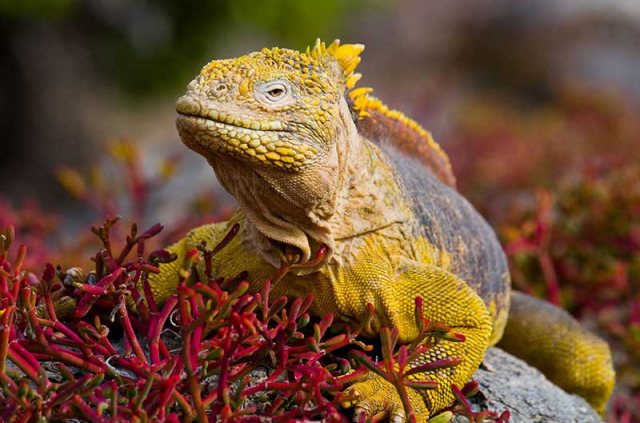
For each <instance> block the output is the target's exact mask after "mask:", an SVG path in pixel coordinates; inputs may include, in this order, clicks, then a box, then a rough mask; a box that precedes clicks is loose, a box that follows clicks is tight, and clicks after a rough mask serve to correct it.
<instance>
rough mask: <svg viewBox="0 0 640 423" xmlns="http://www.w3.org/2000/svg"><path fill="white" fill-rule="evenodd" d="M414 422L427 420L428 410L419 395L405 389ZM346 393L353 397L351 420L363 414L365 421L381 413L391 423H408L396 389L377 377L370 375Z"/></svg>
mask: <svg viewBox="0 0 640 423" xmlns="http://www.w3.org/2000/svg"><path fill="white" fill-rule="evenodd" d="M406 390H407V396H408V397H409V401H410V402H411V407H412V409H413V410H412V411H413V414H414V415H415V416H416V421H418V422H426V421H427V420H429V410H428V409H427V407H426V405H425V403H424V399H423V398H422V396H421V395H420V393H419V392H418V391H417V390H415V389H413V388H409V387H407V388H406ZM347 392H348V393H349V394H350V395H351V396H353V397H355V400H354V401H353V402H352V404H354V405H355V408H354V413H353V420H354V421H357V420H358V418H359V417H360V415H362V414H364V415H365V417H366V418H367V419H370V418H371V417H373V416H376V415H379V414H381V413H383V414H385V415H386V416H387V417H388V418H389V421H390V422H392V423H404V422H406V421H408V420H409V419H408V418H407V415H406V412H405V409H404V406H403V405H402V400H401V399H400V395H399V394H398V391H397V390H396V388H395V387H394V386H393V385H392V384H391V383H389V382H388V381H386V380H385V379H383V378H382V377H381V376H378V375H370V376H369V377H368V379H366V380H364V381H361V382H357V383H355V384H353V385H352V386H351V387H350V388H349V389H348V390H347Z"/></svg>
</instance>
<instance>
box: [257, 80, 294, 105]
mask: <svg viewBox="0 0 640 423" xmlns="http://www.w3.org/2000/svg"><path fill="white" fill-rule="evenodd" d="M255 90H256V91H255V93H256V98H257V99H258V100H259V101H260V102H261V103H263V104H264V105H265V106H268V107H283V106H286V105H288V104H290V103H291V102H292V101H294V97H293V92H292V89H291V86H290V85H289V84H288V83H287V81H282V80H280V81H270V82H266V83H263V84H257V85H256V87H255Z"/></svg>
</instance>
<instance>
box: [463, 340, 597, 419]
mask: <svg viewBox="0 0 640 423" xmlns="http://www.w3.org/2000/svg"><path fill="white" fill-rule="evenodd" d="M473 378H474V379H475V380H477V381H478V383H479V385H480V393H478V394H477V395H475V396H474V397H473V398H472V401H471V403H472V405H473V408H474V410H476V411H480V410H486V409H488V410H491V411H495V412H498V413H501V412H502V411H504V410H509V412H510V413H511V419H510V422H513V423H521V422H562V423H572V422H580V423H601V422H602V420H601V419H600V417H599V416H598V413H596V412H595V411H594V410H593V409H592V408H591V407H590V406H589V404H588V403H587V402H585V401H584V400H583V399H582V398H580V397H578V396H576V395H571V394H568V393H566V392H565V391H563V390H562V389H560V388H558V387H557V386H556V385H554V384H553V383H551V382H549V381H548V380H547V379H546V378H545V377H544V375H543V374H542V373H540V372H539V371H538V370H536V369H534V368H533V367H531V366H529V365H528V364H526V363H525V362H524V361H522V360H520V359H517V358H515V357H514V356H512V355H510V354H508V353H506V352H504V351H502V350H501V349H498V348H490V349H489V350H488V351H487V354H486V355H485V359H484V364H483V366H482V367H481V368H480V369H479V370H478V371H477V372H476V373H475V375H474V376H473ZM452 421H453V422H455V423H463V422H467V419H466V418H463V417H456V418H454V419H453V420H452Z"/></svg>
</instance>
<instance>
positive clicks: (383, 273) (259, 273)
mask: <svg viewBox="0 0 640 423" xmlns="http://www.w3.org/2000/svg"><path fill="white" fill-rule="evenodd" d="M363 49H364V46H362V45H359V44H345V45H340V43H339V41H334V42H333V43H331V44H330V45H328V46H327V45H325V44H324V43H322V42H320V41H318V42H317V43H316V44H315V46H314V47H313V48H308V49H307V50H306V52H298V51H293V50H289V49H283V48H272V49H266V48H265V49H263V50H262V51H260V52H254V53H251V54H247V55H245V56H242V57H239V58H236V59H227V60H214V61H212V62H211V63H209V64H207V65H206V66H205V67H204V68H203V69H202V70H201V72H200V74H199V75H198V76H197V77H196V78H195V79H194V80H193V81H192V82H191V83H190V84H189V85H188V87H187V92H186V94H185V95H183V96H182V97H180V98H179V99H178V101H177V103H176V109H177V112H178V115H177V128H178V131H179V134H180V137H181V139H182V141H183V142H184V143H185V144H186V145H187V147H189V148H190V149H192V150H194V151H196V152H197V153H199V154H201V155H202V156H203V157H204V158H206V160H207V161H208V162H209V163H210V165H211V166H212V167H213V170H214V172H215V174H216V176H217V178H218V180H219V181H220V183H221V184H222V186H223V187H224V188H225V189H226V190H227V191H228V192H229V193H231V194H232V195H233V196H234V197H235V198H236V199H237V201H238V203H239V209H238V211H237V212H236V213H235V215H234V216H233V217H232V218H231V219H230V220H228V221H226V222H222V223H216V224H210V225H205V226H201V227H198V228H196V229H194V230H192V231H191V232H190V233H189V234H188V235H187V236H185V237H184V238H183V239H182V240H181V241H179V242H178V243H176V244H174V245H173V246H171V247H170V248H169V250H170V251H172V252H175V253H176V254H177V255H178V260H176V261H174V262H172V263H167V264H164V265H162V266H161V273H160V274H159V275H153V276H152V277H151V278H150V283H151V287H152V290H153V294H154V296H155V298H156V299H157V300H158V301H160V302H162V301H165V300H166V299H167V298H168V297H169V296H170V295H171V294H173V293H175V292H176V289H177V283H178V271H179V268H180V266H181V261H182V260H181V259H182V258H183V257H184V254H185V252H187V251H188V250H189V249H192V248H194V246H195V245H197V244H199V243H200V242H201V241H202V240H204V241H206V242H207V243H209V245H215V244H216V243H217V242H219V241H220V240H221V239H222V238H223V237H224V236H225V235H226V234H227V233H228V232H229V230H230V228H231V227H232V226H233V225H235V224H238V225H239V233H238V235H237V236H235V238H233V240H232V241H231V242H230V243H229V244H228V245H227V246H226V247H225V248H224V249H223V250H222V251H220V253H218V255H216V256H215V257H214V260H213V270H214V272H215V274H216V275H217V276H220V277H225V278H233V277H235V276H237V275H238V274H239V273H241V272H242V271H247V272H248V273H247V275H248V276H247V280H248V281H249V282H250V284H251V289H252V290H253V291H258V290H259V289H260V287H261V284H262V283H263V282H264V281H265V280H267V279H270V278H271V277H273V275H274V272H275V271H276V270H277V269H278V268H279V267H280V264H281V259H280V257H281V255H282V254H283V253H282V251H283V250H286V251H289V252H291V251H295V253H296V254H297V255H298V256H299V259H300V261H308V260H309V259H310V258H311V257H313V256H314V255H315V253H316V252H317V251H318V249H319V248H321V246H326V248H327V253H326V255H325V256H324V259H322V260H321V261H320V262H319V263H318V264H317V265H316V266H314V267H312V268H301V269H299V270H297V271H295V272H291V273H289V274H287V275H286V276H285V277H284V279H283V280H281V281H280V282H279V283H278V284H277V285H275V286H274V288H273V290H274V295H287V296H306V295H307V294H308V293H312V294H313V296H314V298H315V300H314V302H313V305H312V312H313V313H315V314H317V315H324V314H326V313H329V312H331V313H333V314H334V315H335V316H344V317H348V318H351V319H364V317H365V316H366V315H367V304H368V303H371V304H373V306H374V307H375V314H374V318H373V320H372V321H371V323H370V325H369V326H368V327H367V328H366V330H365V335H367V336H371V337H374V336H377V334H378V333H379V331H380V330H381V328H382V327H397V328H398V329H399V339H400V341H401V342H404V343H409V342H411V341H412V340H413V339H414V338H415V337H416V336H417V331H418V329H417V326H416V322H415V316H414V310H415V304H414V300H415V298H416V297H418V296H420V297H422V298H423V301H424V315H425V317H426V318H427V319H429V320H431V321H434V322H443V323H445V324H447V325H449V326H451V328H452V330H453V331H454V332H456V333H459V334H462V335H463V336H464V337H465V339H466V340H465V342H458V343H454V342H442V343H440V344H438V345H437V346H436V347H435V348H433V349H430V350H429V351H428V352H427V353H426V354H425V355H424V357H422V359H421V360H422V361H421V362H423V363H425V362H431V361H435V360H440V359H444V358H447V357H459V358H461V359H462V361H461V363H460V364H459V365H458V366H456V367H454V368H451V369H441V370H438V371H432V372H426V373H418V374H416V375H415V376H414V377H416V378H419V379H420V380H425V381H426V380H433V381H437V382H438V388H437V389H435V390H424V391H419V390H416V389H413V388H408V391H409V397H410V399H411V401H412V404H413V409H414V411H415V413H416V415H417V417H418V420H419V421H425V420H426V419H427V418H428V417H429V416H430V415H432V414H433V413H435V412H436V411H438V410H439V409H441V408H443V407H445V406H447V405H448V404H449V403H451V401H452V399H453V394H452V390H451V384H452V383H455V384H457V385H462V384H464V383H466V382H467V381H468V380H469V379H470V378H471V376H472V374H473V373H474V371H475V370H476V369H477V368H478V366H479V365H480V363H481V362H482V359H483V355H484V353H485V350H486V349H487V348H488V347H489V346H492V345H495V344H497V343H498V342H499V341H500V340H501V339H502V342H501V344H500V346H502V347H504V348H505V349H507V350H508V351H510V352H512V353H513V354H515V355H517V356H519V357H521V358H524V359H525V360H526V361H528V362H529V363H531V364H533V365H534V366H536V367H538V368H539V369H541V370H542V371H543V372H544V373H545V374H546V375H547V377H549V378H551V380H552V381H554V382H555V383H556V384H558V385H560V386H561V387H563V388H565V389H566V390H568V391H570V392H573V393H577V394H579V395H581V396H582V397H584V398H585V399H586V400H588V401H589V402H590V403H591V404H592V405H593V406H594V407H595V408H596V409H597V410H598V411H599V412H600V413H603V412H604V408H605V404H606V402H607V399H608V398H609V396H610V394H611V391H612V388H613V384H614V371H613V369H612V364H611V356H610V351H609V348H608V346H607V344H606V343H605V342H604V341H602V340H601V339H599V338H598V337H596V336H595V335H593V334H591V333H589V332H587V331H585V330H584V329H582V328H581V326H580V325H579V324H578V323H577V321H575V320H574V319H573V318H571V317H570V316H569V315H568V314H566V313H565V312H563V311H561V310H560V309H558V308H555V307H553V306H551V305H549V304H547V303H544V302H543V301H541V300H536V299H534V298H532V297H529V296H526V295H524V294H522V293H517V292H512V291H511V288H510V279H509V271H508V268H507V263H506V260H505V255H504V253H503V250H502V249H501V247H500V244H499V243H498V241H497V239H496V236H495V234H494V232H493V231H492V229H491V228H490V227H489V225H488V224H487V223H486V222H485V221H484V219H483V218H482V217H481V216H480V215H479V214H478V213H477V212H476V211H475V210H474V208H473V207H472V206H471V205H470V204H469V203H468V202H467V201H466V200H465V199H464V198H463V197H462V196H461V195H460V194H459V193H458V192H457V191H456V187H455V178H454V175H453V173H452V170H451V166H450V163H449V159H448V157H447V155H446V154H445V153H444V152H443V151H442V149H441V148H440V147H439V146H438V144H436V143H435V142H434V141H433V139H432V137H431V135H430V134H429V133H428V132H427V131H425V130H424V129H423V128H421V127H420V125H418V124H417V123H416V122H414V121H413V120H411V119H409V118H407V117H406V116H404V115H403V114H402V113H400V112H397V111H394V110H391V109H389V108H388V107H387V106H385V105H384V104H383V103H382V102H380V101H379V100H377V99H376V98H374V97H372V96H371V95H370V94H369V93H370V91H371V89H369V88H356V87H355V85H356V82H357V81H358V80H359V79H360V76H361V75H360V74H358V73H355V72H354V71H355V69H356V66H357V65H358V63H359V62H360V57H359V55H360V53H361V52H362V51H363ZM323 248H324V247H323ZM349 389H350V390H351V391H352V392H353V393H354V394H356V395H357V397H358V398H359V399H358V400H357V401H356V403H355V410H356V412H357V413H365V414H366V415H367V416H372V415H375V414H377V413H379V412H384V413H387V415H388V416H389V418H390V420H391V421H404V420H405V415H404V410H403V407H402V403H401V401H400V398H399V396H398V394H397V393H396V391H395V388H394V387H393V386H392V385H391V384H390V383H388V382H387V381H385V380H384V379H382V378H381V377H379V376H377V375H374V374H370V375H369V376H368V377H366V378H365V379H364V380H362V381H360V382H358V383H355V384H354V385H352V386H351V387H350V388H349Z"/></svg>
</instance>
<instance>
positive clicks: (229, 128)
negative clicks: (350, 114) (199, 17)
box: [176, 41, 364, 172]
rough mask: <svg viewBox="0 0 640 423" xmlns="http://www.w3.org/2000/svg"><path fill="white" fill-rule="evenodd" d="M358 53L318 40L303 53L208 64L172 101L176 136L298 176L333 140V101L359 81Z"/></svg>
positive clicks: (276, 51)
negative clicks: (357, 68)
mask: <svg viewBox="0 0 640 423" xmlns="http://www.w3.org/2000/svg"><path fill="white" fill-rule="evenodd" d="M363 49H364V46H362V45H359V44H354V45H351V44H347V45H342V46H341V45H340V44H339V42H338V41H334V42H333V43H332V44H330V45H329V46H328V47H326V46H325V44H324V43H321V42H319V41H318V43H317V44H316V46H315V47H314V48H313V49H307V51H306V52H304V53H302V52H298V51H294V50H288V49H281V48H273V49H263V50H262V51H260V52H256V53H251V54H248V55H245V56H242V57H239V58H237V59H227V60H214V61H212V62H211V63H209V64H208V65H206V66H205V67H204V68H203V69H202V71H201V72H200V74H199V75H198V76H197V77H196V78H195V79H194V80H193V81H192V82H191V83H190V84H189V86H188V87H187V93H186V94H185V95H184V96H182V97H180V99H178V101H177V103H176V108H177V111H178V118H177V126H178V130H179V132H180V136H181V138H182V140H183V141H184V143H185V144H186V145H187V146H189V147H190V148H192V149H194V150H196V151H198V152H199V153H201V154H203V155H205V156H206V157H208V158H211V157H214V156H220V157H222V156H226V157H233V158H235V159H237V160H238V161H241V162H244V163H246V164H248V165H250V166H253V167H271V168H280V169H282V170H285V171H289V172H300V171H302V170H303V169H305V168H307V167H309V166H310V165H312V164H313V163H314V162H316V161H317V160H318V158H319V157H321V156H322V155H323V154H326V152H327V151H328V150H329V149H331V147H332V145H333V143H335V142H336V135H337V133H338V132H339V128H337V126H339V125H341V124H342V122H341V121H340V119H339V114H340V101H341V99H343V98H344V93H345V90H346V88H347V87H348V86H350V87H352V86H353V85H354V84H355V82H356V81H357V80H358V78H359V75H358V74H353V70H354V69H355V67H356V66H357V64H358V63H359V61H360V58H359V57H358V55H359V53H360V52H361V51H362V50H363Z"/></svg>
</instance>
